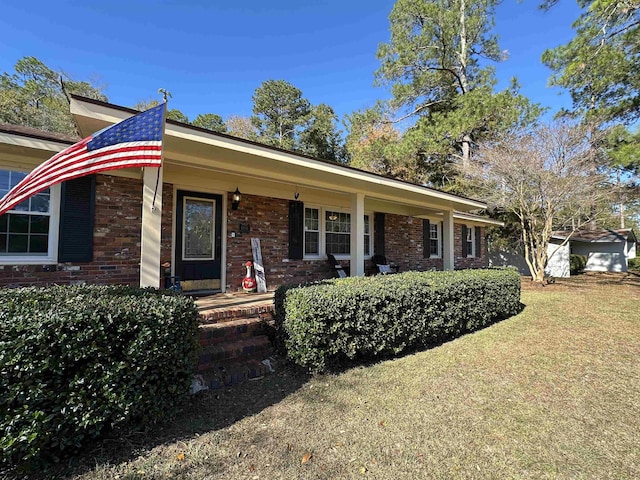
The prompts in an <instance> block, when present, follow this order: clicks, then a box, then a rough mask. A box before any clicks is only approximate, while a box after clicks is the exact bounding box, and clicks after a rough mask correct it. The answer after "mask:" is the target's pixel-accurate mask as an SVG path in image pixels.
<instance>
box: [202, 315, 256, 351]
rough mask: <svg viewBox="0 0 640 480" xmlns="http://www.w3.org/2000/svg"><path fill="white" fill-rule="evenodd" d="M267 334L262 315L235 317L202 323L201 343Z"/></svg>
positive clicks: (205, 345)
mask: <svg viewBox="0 0 640 480" xmlns="http://www.w3.org/2000/svg"><path fill="white" fill-rule="evenodd" d="M265 334H266V324H265V322H264V321H263V320H262V319H260V317H250V318H234V319H232V320H229V321H227V322H221V323H206V324H204V325H200V345H201V346H203V347H208V346H209V345H215V344H218V343H223V342H225V343H229V342H234V341H237V340H240V339H243V338H250V337H255V336H259V335H265Z"/></svg>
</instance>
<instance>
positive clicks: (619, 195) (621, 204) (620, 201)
mask: <svg viewBox="0 0 640 480" xmlns="http://www.w3.org/2000/svg"><path fill="white" fill-rule="evenodd" d="M616 177H617V182H616V183H617V185H616V186H617V187H618V205H619V206H620V207H619V208H620V228H624V198H623V196H622V195H623V194H622V189H621V188H620V184H621V183H622V182H621V179H620V168H616Z"/></svg>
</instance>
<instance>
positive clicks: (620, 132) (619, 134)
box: [604, 124, 640, 228]
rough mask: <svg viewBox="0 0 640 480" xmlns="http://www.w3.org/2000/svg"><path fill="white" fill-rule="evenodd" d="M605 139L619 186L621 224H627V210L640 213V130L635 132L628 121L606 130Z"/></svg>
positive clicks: (623, 226)
mask: <svg viewBox="0 0 640 480" xmlns="http://www.w3.org/2000/svg"><path fill="white" fill-rule="evenodd" d="M604 143H605V151H606V155H607V158H608V166H609V167H610V169H611V170H612V172H611V174H610V176H611V177H612V178H615V182H616V186H617V189H616V190H617V192H618V199H617V203H618V225H619V228H625V226H626V213H627V211H629V212H634V211H635V212H636V214H635V215H634V216H637V211H638V207H639V206H640V181H639V178H640V130H637V131H636V132H635V133H631V132H630V131H629V130H628V129H627V128H626V127H625V126H624V125H620V124H618V125H615V126H613V127H611V128H609V129H608V130H607V131H606V137H605V141H604ZM637 220H640V218H638V219H637Z"/></svg>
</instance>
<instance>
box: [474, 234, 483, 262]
mask: <svg viewBox="0 0 640 480" xmlns="http://www.w3.org/2000/svg"><path fill="white" fill-rule="evenodd" d="M475 234H476V257H478V258H481V257H482V250H480V227H475Z"/></svg>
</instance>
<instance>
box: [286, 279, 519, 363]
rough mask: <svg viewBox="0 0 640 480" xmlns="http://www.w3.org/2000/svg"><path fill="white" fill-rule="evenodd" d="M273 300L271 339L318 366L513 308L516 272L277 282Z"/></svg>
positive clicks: (423, 342) (416, 342) (440, 336)
mask: <svg viewBox="0 0 640 480" xmlns="http://www.w3.org/2000/svg"><path fill="white" fill-rule="evenodd" d="M274 301H275V307H276V331H277V338H278V345H279V346H281V347H282V348H284V350H285V352H286V355H287V356H288V358H289V359H290V360H292V361H293V362H295V363H296V364H298V365H300V366H303V367H305V368H308V369H310V370H314V371H321V370H325V369H327V368H329V367H335V366H337V365H339V364H340V363H341V362H343V361H344V360H347V359H355V358H359V359H369V358H374V357H377V356H381V355H389V354H394V355H395V354H398V353H400V352H402V351H403V350H406V349H408V348H415V347H420V346H427V345H430V344H435V343H439V342H442V341H444V340H448V339H452V338H454V337H457V336H459V335H461V334H462V333H464V332H469V331H473V330H476V329H478V328H482V327H484V326H486V325H488V324H490V323H491V322H494V321H496V320H498V319H502V318H506V317H509V316H511V315H514V314H516V313H518V312H519V311H520V276H519V274H518V272H517V271H515V270H513V269H491V270H462V271H456V272H406V273H401V274H396V275H385V276H376V277H352V278H346V279H334V280H327V281H323V282H318V283H314V284H308V285H303V286H299V287H295V286H291V285H289V286H283V287H280V288H279V289H278V290H276V292H275V297H274Z"/></svg>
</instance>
